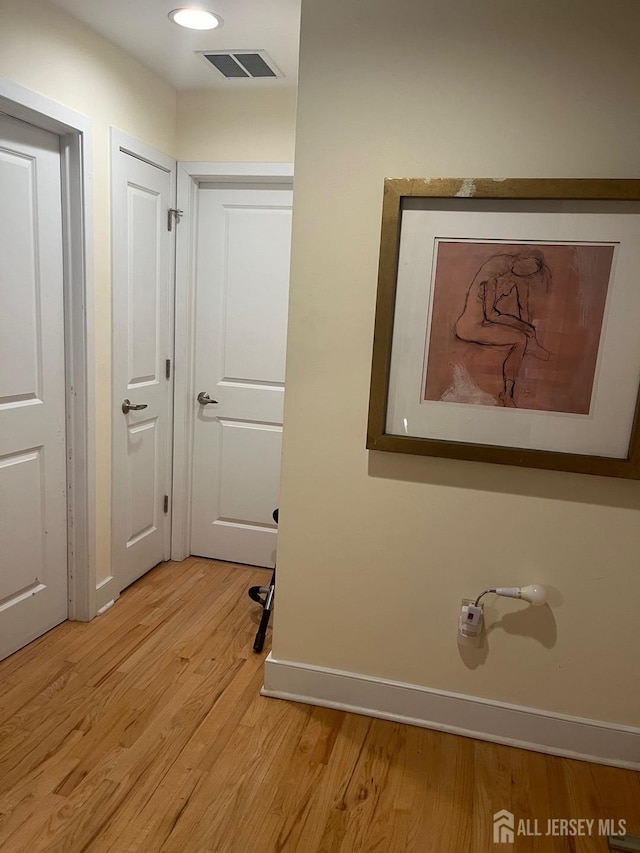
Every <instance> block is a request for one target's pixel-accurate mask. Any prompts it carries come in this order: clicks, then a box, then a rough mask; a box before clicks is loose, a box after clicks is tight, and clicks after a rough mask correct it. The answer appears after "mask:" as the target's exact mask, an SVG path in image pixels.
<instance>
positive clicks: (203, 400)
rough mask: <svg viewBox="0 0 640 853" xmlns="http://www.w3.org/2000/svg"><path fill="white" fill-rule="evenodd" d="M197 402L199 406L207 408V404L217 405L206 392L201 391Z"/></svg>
mask: <svg viewBox="0 0 640 853" xmlns="http://www.w3.org/2000/svg"><path fill="white" fill-rule="evenodd" d="M198 402H199V403H200V405H201V406H208V405H209V403H217V402H218V401H217V400H212V399H211V397H210V396H209V395H208V394H207V392H206V391H201V392H200V393H199V394H198Z"/></svg>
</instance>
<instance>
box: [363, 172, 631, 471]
mask: <svg viewBox="0 0 640 853" xmlns="http://www.w3.org/2000/svg"><path fill="white" fill-rule="evenodd" d="M554 274H555V279H554ZM525 291H526V294H527V295H526V297H524V296H523V293H524V292H525ZM530 294H534V296H533V297H530ZM530 302H532V303H534V304H535V303H536V302H537V307H536V308H535V309H534V310H533V314H532V310H531V308H530ZM525 303H526V304H525ZM585 305H586V307H585ZM534 315H535V316H534ZM532 356H533V357H532ZM447 383H449V384H447ZM639 387H640V180H636V179H520V178H514V179H506V180H494V179H484V178H483V179H461V178H435V179H422V178H409V179H407V178H399V179H392V178H389V179H386V180H385V184H384V201H383V211H382V234H381V245H380V263H379V275H378V288H377V304H376V317H375V329H374V344H373V356H372V368H371V387H370V398H369V418H368V429H367V448H368V449H370V450H374V451H390V452H395V453H411V454H418V455H427V456H440V457H445V458H450V459H463V460H469V461H478V462H493V463H497V464H502V465H519V466H526V467H532V468H545V469H552V470H559V471H573V472H579V473H585V474H598V475H604V476H611V477H625V478H631V479H640V395H639ZM461 389H462V390H461ZM469 389H471V390H469Z"/></svg>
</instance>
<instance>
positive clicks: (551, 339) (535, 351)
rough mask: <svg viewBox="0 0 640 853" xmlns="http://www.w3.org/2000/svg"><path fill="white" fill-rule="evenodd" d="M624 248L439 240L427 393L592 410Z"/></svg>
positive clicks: (476, 401)
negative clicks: (618, 254)
mask: <svg viewBox="0 0 640 853" xmlns="http://www.w3.org/2000/svg"><path fill="white" fill-rule="evenodd" d="M615 250H616V246H615V244H610V243H607V244H594V243H584V244H582V243H575V244H574V243H566V242H563V243H551V242H549V243H542V242H523V243H506V242H500V241H491V242H479V241H475V240H437V241H436V251H435V252H434V269H433V273H432V286H431V300H430V306H429V318H428V321H427V322H428V335H427V344H426V353H425V355H426V358H425V369H424V384H423V389H424V397H423V399H424V400H429V401H442V402H446V403H460V404H467V405H481V406H499V407H504V408H505V409H507V408H508V409H513V408H517V409H529V410H538V411H545V412H560V413H570V414H574V415H589V413H590V410H591V404H592V398H593V390H594V381H595V378H596V370H597V364H598V352H599V348H600V343H601V337H602V330H603V324H604V318H605V309H606V304H607V293H608V289H609V281H610V278H611V271H612V266H613V262H614V255H615Z"/></svg>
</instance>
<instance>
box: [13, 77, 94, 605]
mask: <svg viewBox="0 0 640 853" xmlns="http://www.w3.org/2000/svg"><path fill="white" fill-rule="evenodd" d="M0 112H3V113H5V114H6V115H8V116H11V117H12V118H16V119H19V120H20V121H24V122H26V123H27V124H31V125H34V126H35V127H39V128H41V129H43V130H47V131H49V132H50V133H54V134H55V135H56V136H58V137H59V138H60V162H61V172H62V175H61V177H62V247H63V290H64V339H65V340H64V346H65V388H66V394H65V397H66V399H65V406H66V422H67V435H66V454H67V573H68V601H69V608H68V618H69V619H73V620H79V621H83V622H88V621H89V620H90V619H93V617H94V616H95V615H96V612H97V605H96V581H95V577H96V495H95V491H96V490H95V469H96V444H95V434H96V429H95V428H96V423H95V399H96V396H95V395H96V388H95V330H94V317H95V313H94V285H93V169H92V156H93V155H92V151H93V134H92V122H91V120H90V119H89V118H87V117H86V116H83V115H81V114H80V113H77V112H75V111H74V110H71V109H69V108H67V107H65V106H62V105H61V104H58V103H56V102H55V101H51V100H49V98H46V97H44V96H43V95H39V94H37V93H36V92H32V91H31V90H30V89H26V88H24V87H23V86H20V85H19V84H18V83H15V82H14V81H13V80H9V79H7V78H0Z"/></svg>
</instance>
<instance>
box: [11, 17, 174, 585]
mask: <svg viewBox="0 0 640 853" xmlns="http://www.w3.org/2000/svg"><path fill="white" fill-rule="evenodd" d="M0 76H1V77H6V78H8V79H10V80H13V81H14V82H16V83H19V84H20V85H21V86H24V87H26V88H28V89H31V90H32V91H34V92H37V93H39V94H41V95H45V96H46V97H48V98H50V99H51V100H53V101H57V102H58V103H60V104H64V105H65V106H66V107H69V108H71V109H73V110H76V111H77V112H80V113H83V114H84V115H86V116H88V117H89V118H91V119H92V121H93V134H94V135H93V141H94V150H93V191H94V208H93V215H94V235H93V236H94V251H95V268H94V286H95V338H96V382H97V390H98V395H97V396H98V399H97V404H96V423H97V456H98V468H97V472H96V477H97V479H96V489H97V510H98V524H97V560H96V564H97V565H96V568H97V580H98V581H100V580H102V579H103V578H105V577H107V576H108V575H109V574H111V572H110V519H111V508H110V501H111V496H110V495H111V475H110V464H111V430H110V423H111V408H110V397H111V340H110V335H111V331H110V330H111V325H110V315H111V304H110V277H111V256H110V205H109V156H110V155H109V127H110V126H114V127H117V128H119V129H120V130H123V131H125V132H126V133H129V134H131V135H132V136H135V137H136V138H138V139H140V140H142V141H143V142H145V143H147V144H148V145H151V146H153V147H155V148H157V149H159V150H161V151H163V152H165V153H167V154H175V149H176V146H175V127H176V123H175V122H176V94H175V92H174V91H173V89H172V88H171V87H170V86H168V85H167V84H166V83H164V82H163V81H162V80H160V79H159V78H158V77H157V76H155V75H154V74H152V73H151V72H150V71H148V70H147V69H145V68H143V67H142V66H141V65H139V64H138V63H137V62H135V61H134V60H133V59H131V58H130V57H129V56H127V54H125V53H123V52H122V51H121V50H119V49H118V48H116V47H114V46H113V45H112V44H110V43H109V42H107V41H105V40H104V39H102V38H100V37H99V36H97V35H96V34H95V33H93V32H92V31H91V30H89V29H88V28H87V27H85V26H83V25H82V24H80V23H79V22H78V21H76V20H75V19H74V18H72V17H70V16H69V15H67V14H65V13H63V12H62V11H61V10H59V9H58V8H57V7H55V6H53V5H51V4H50V3H48V2H46V0H0Z"/></svg>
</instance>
